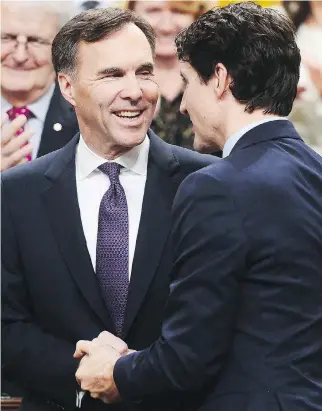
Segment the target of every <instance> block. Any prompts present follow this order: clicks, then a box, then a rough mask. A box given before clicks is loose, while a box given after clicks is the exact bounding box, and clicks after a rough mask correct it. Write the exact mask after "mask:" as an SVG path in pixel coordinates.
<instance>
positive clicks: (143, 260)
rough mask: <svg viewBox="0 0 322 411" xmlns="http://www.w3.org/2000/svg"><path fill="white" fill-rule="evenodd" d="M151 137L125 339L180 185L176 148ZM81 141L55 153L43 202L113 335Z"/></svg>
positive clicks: (68, 256) (157, 258)
mask: <svg viewBox="0 0 322 411" xmlns="http://www.w3.org/2000/svg"><path fill="white" fill-rule="evenodd" d="M148 136H149V138H150V152H149V160H148V172H147V181H146V187H145V192H144V199H143V206H142V213H141V221H140V227H139V232H138V237H137V242H136V249H135V255H134V260H133V266H132V273H131V282H130V287H129V293H128V303H127V311H126V317H125V330H124V334H125V337H126V335H127V333H128V332H129V330H130V327H131V325H132V323H133V321H134V320H135V318H136V316H137V314H138V312H139V309H140V307H141V305H142V303H143V301H144V298H145V296H146V293H147V292H148V289H149V286H150V284H151V281H152V279H153V277H154V275H155V274H156V271H157V268H158V265H159V262H160V258H161V256H162V252H163V249H164V246H165V244H166V241H167V238H168V235H169V232H170V224H171V223H170V221H171V207H172V201H173V198H174V195H175V192H176V191H177V188H178V185H179V183H180V180H179V179H176V173H177V171H178V170H179V162H178V160H177V158H176V157H175V156H174V154H173V151H172V149H171V146H170V145H168V144H167V143H165V142H163V141H162V140H161V139H160V138H159V137H157V136H156V135H155V134H154V133H153V131H151V130H149V132H148ZM78 140H79V133H78V134H77V135H76V136H75V137H74V138H73V139H72V140H71V141H70V142H69V143H68V144H67V145H66V146H65V147H63V148H62V149H61V150H59V151H58V152H57V153H56V154H55V157H54V159H53V161H52V163H51V165H50V166H49V168H48V169H47V171H46V173H45V176H46V178H48V179H49V180H51V181H52V184H51V186H50V187H49V189H47V190H46V192H45V193H44V202H45V206H46V208H47V212H48V215H49V218H50V220H51V222H52V229H53V231H54V234H55V236H56V238H57V241H58V244H59V245H60V248H61V251H62V254H63V257H64V259H65V261H66V263H67V266H68V267H69V271H70V273H71V275H72V276H73V278H74V280H75V282H76V284H77V286H78V287H79V289H80V292H81V293H82V294H83V296H84V298H85V299H86V300H87V301H88V302H89V305H90V307H91V309H93V310H94V312H95V313H96V315H97V316H98V317H99V318H100V320H101V321H102V322H103V324H104V327H105V329H107V330H110V331H112V332H113V325H112V322H111V319H110V317H109V315H108V313H107V309H106V307H105V305H104V302H103V299H102V297H101V295H100V290H99V286H98V283H97V280H96V276H95V273H94V270H93V268H92V264H91V261H90V256H89V253H88V249H87V245H86V239H85V236H84V232H83V229H82V222H81V217H80V210H79V205H78V201H77V190H76V177H75V174H76V173H75V152H76V146H77V143H78ZM168 274H169V273H164V275H168Z"/></svg>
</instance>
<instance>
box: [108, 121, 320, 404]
mask: <svg viewBox="0 0 322 411" xmlns="http://www.w3.org/2000/svg"><path fill="white" fill-rule="evenodd" d="M173 246H174V253H175V265H174V271H173V282H172V285H171V293H170V297H169V300H168V305H167V309H166V314H165V320H164V323H163V327H162V336H161V337H160V338H159V339H158V340H157V341H156V342H155V343H154V344H153V345H152V346H151V347H150V348H149V349H147V350H144V351H141V352H138V353H134V354H131V355H129V356H125V357H122V358H121V359H120V360H118V362H117V363H116V366H115V369H114V378H115V381H116V384H117V387H118V388H119V391H120V393H121V396H122V397H123V398H125V399H128V400H138V399H139V398H143V399H144V398H145V396H151V395H154V396H158V395H163V396H166V395H167V394H169V393H170V392H173V391H181V392H187V393H188V392H190V393H193V392H195V393H196V396H195V397H196V398H197V397H198V395H199V400H198V404H197V405H196V408H197V409H199V410H202V411H318V410H319V411H320V410H322V158H321V157H320V156H319V155H318V154H316V153H315V152H314V151H313V150H311V149H310V148H309V147H308V146H307V145H305V144H304V142H303V141H302V140H301V138H300V137H299V135H298V134H297V132H296V131H295V129H294V128H293V126H292V124H291V123H290V122H289V121H287V120H285V121H284V120H280V121H274V122H269V123H266V124H262V125H260V126H258V127H256V128H254V129H252V130H250V131H249V132H248V133H246V134H245V135H244V136H243V137H242V138H241V139H240V140H239V141H238V143H237V144H236V146H235V147H234V148H233V150H232V153H231V154H230V155H229V157H227V158H225V159H223V160H222V161H219V162H217V163H216V164H213V165H211V166H209V167H207V168H205V169H203V170H200V171H197V172H196V173H193V174H192V175H190V176H189V177H187V178H186V180H185V181H184V182H183V183H182V185H181V187H180V188H179V190H178V193H177V195H176V198H175V201H174V206H173Z"/></svg>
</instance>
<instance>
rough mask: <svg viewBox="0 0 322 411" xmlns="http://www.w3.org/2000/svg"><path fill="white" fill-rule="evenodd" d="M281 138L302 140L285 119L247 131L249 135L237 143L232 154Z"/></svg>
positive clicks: (246, 134) (245, 135)
mask: <svg viewBox="0 0 322 411" xmlns="http://www.w3.org/2000/svg"><path fill="white" fill-rule="evenodd" d="M281 138H292V139H296V140H301V137H300V136H299V135H298V133H297V131H296V130H295V128H294V126H293V124H292V123H291V122H290V121H288V120H284V119H283V120H275V121H269V122H266V123H263V124H260V125H258V126H256V127H254V128H252V129H251V130H249V131H247V133H245V134H244V135H243V136H242V137H241V138H240V139H239V140H238V141H237V143H236V144H235V146H234V147H233V149H232V151H231V152H232V153H233V152H235V151H239V150H243V149H244V148H247V147H250V146H252V145H255V144H259V143H263V142H265V141H272V140H279V139H281Z"/></svg>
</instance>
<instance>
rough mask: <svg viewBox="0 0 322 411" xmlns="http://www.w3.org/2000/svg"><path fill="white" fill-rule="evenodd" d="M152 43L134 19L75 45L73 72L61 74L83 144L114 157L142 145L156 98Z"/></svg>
mask: <svg viewBox="0 0 322 411" xmlns="http://www.w3.org/2000/svg"><path fill="white" fill-rule="evenodd" d="M153 69H154V61H153V55H152V51H151V47H150V44H149V42H148V40H147V38H146V37H145V35H144V33H143V32H142V31H141V30H140V29H139V28H138V27H137V26H136V25H134V24H128V25H126V26H125V27H123V28H122V29H120V30H118V31H116V32H114V33H112V34H110V35H109V36H108V37H107V38H104V39H102V40H99V41H97V42H95V43H85V42H81V43H80V44H79V46H78V53H77V62H76V73H75V77H70V76H69V75H66V74H59V76H58V78H59V82H60V86H61V90H62V92H63V94H64V96H65V98H67V100H68V101H69V102H70V103H71V104H72V105H73V106H74V107H75V111H76V114H77V118H78V122H79V126H80V130H81V133H82V135H83V136H84V139H85V141H86V143H87V144H88V145H89V146H90V147H91V148H92V149H94V151H96V152H97V153H99V154H101V155H104V156H106V155H108V156H109V157H115V156H117V155H120V154H121V153H122V152H125V151H127V150H129V149H130V148H132V147H134V146H136V145H138V144H140V143H141V142H142V141H143V140H144V138H145V135H146V133H147V130H148V128H149V126H150V124H151V121H152V118H153V114H154V110H155V106H156V103H157V100H158V86H157V84H156V82H155V80H154V76H153Z"/></svg>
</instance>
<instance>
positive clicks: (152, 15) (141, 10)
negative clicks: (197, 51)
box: [134, 0, 194, 59]
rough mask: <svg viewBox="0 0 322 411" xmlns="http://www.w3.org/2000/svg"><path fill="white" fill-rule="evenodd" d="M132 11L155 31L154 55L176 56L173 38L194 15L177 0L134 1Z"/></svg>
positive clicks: (192, 19)
mask: <svg viewBox="0 0 322 411" xmlns="http://www.w3.org/2000/svg"><path fill="white" fill-rule="evenodd" d="M134 11H135V12H136V13H138V14H139V15H140V16H141V17H143V18H144V19H145V20H146V21H148V22H149V23H150V24H151V26H152V27H153V29H154V31H155V33H156V57H157V58H165V59H169V58H176V57H177V55H176V48H175V44H174V39H175V37H176V35H177V34H179V33H180V31H182V30H183V29H185V28H186V27H188V26H189V25H190V24H191V23H192V22H193V21H194V15H193V14H192V13H191V12H188V11H186V10H185V9H184V7H182V6H181V7H180V2H178V1H174V2H172V1H159V0H156V1H136V2H135V5H134Z"/></svg>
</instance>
